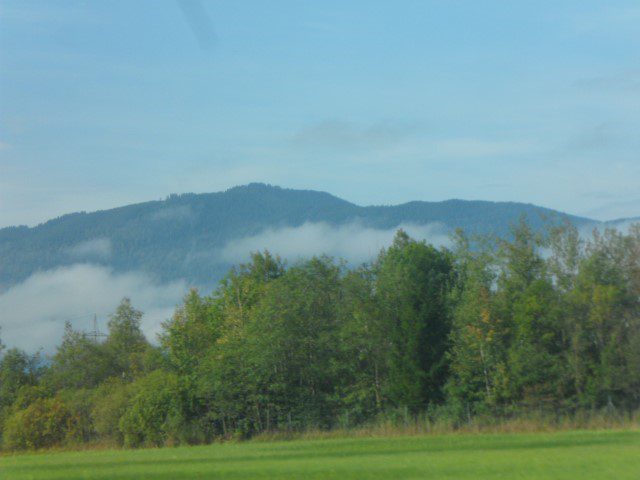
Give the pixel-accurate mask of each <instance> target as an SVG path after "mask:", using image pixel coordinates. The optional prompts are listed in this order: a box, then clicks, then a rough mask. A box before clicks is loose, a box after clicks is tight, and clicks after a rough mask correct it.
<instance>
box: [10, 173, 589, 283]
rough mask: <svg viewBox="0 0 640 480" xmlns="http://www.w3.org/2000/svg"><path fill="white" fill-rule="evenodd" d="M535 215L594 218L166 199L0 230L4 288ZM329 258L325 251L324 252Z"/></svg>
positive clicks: (205, 279) (510, 207)
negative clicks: (327, 229) (268, 247)
mask: <svg viewBox="0 0 640 480" xmlns="http://www.w3.org/2000/svg"><path fill="white" fill-rule="evenodd" d="M522 215H526V216H527V218H528V220H529V222H530V223H531V224H532V226H533V227H534V228H536V229H540V228H542V227H543V226H544V223H545V220H544V218H543V217H546V218H548V219H554V220H557V219H567V220H569V221H570V222H572V223H573V224H574V225H576V226H578V227H583V226H587V225H590V224H594V225H595V224H599V222H596V221H595V220H592V219H589V218H586V217H580V216H576V215H570V214H566V213H563V212H559V211H556V210H552V209H548V208H544V207H538V206H536V205H533V204H530V203H519V202H491V201H485V200H461V199H450V200H444V201H441V202H425V201H411V202H406V203H403V204H399V205H370V206H359V205H356V204H354V203H351V202H349V201H347V200H343V199H341V198H339V197H336V196H334V195H332V194H330V193H328V192H321V191H316V190H296V189H289V188H282V187H278V186H272V185H267V184H263V183H251V184H248V185H241V186H236V187H233V188H230V189H227V190H225V191H222V192H212V193H202V194H195V193H184V194H172V195H169V196H168V197H166V198H165V199H164V200H151V201H148V202H142V203H135V204H130V205H124V206H120V207H116V208H112V209H105V210H98V211H95V212H75V213H70V214H66V215H62V216H60V217H57V218H54V219H51V220H48V221H46V222H43V223H41V224H39V225H36V226H33V227H26V226H16V227H4V228H2V229H0V289H6V288H8V287H10V286H12V285H15V284H16V283H19V282H21V281H23V280H25V279H26V278H28V277H29V276H30V275H31V274H33V273H35V272H38V271H43V270H49V269H53V268H57V267H60V266H65V265H70V264H73V263H79V262H89V263H96V264H99V265H107V266H109V267H111V268H113V269H114V270H115V271H127V270H141V271H144V272H147V273H149V274H152V275H153V276H155V277H157V278H159V279H160V280H163V281H168V280H173V279H177V278H181V279H187V280H188V282H189V283H193V284H202V283H207V284H209V283H212V282H214V281H215V280H217V279H219V278H220V277H221V275H222V274H223V273H224V272H225V271H226V270H227V269H228V268H229V267H230V265H229V264H228V263H225V262H223V261H220V259H219V258H218V257H219V256H218V255H217V253H216V252H218V251H219V250H220V249H221V248H223V247H224V246H225V245H226V244H228V243H230V242H234V241H237V240H238V239H242V238H245V237H250V236H255V235H258V234H260V233H261V232H264V231H266V230H269V229H271V230H274V229H279V228H285V227H287V228H296V227H301V226H302V225H305V224H309V223H323V224H327V225H329V226H333V227H339V226H344V225H349V224H354V223H357V224H359V225H361V226H362V227H365V228H370V229H379V230H389V229H393V228H396V227H398V226H400V225H402V224H416V225H429V224H439V225H442V226H443V228H444V229H446V230H448V231H452V230H453V229H456V228H462V229H463V230H465V231H467V232H469V233H480V234H487V233H490V234H496V235H507V234H508V232H509V226H510V224H512V223H514V222H515V221H517V220H518V219H519V218H520V217H521V216H522ZM319 253H321V252H319Z"/></svg>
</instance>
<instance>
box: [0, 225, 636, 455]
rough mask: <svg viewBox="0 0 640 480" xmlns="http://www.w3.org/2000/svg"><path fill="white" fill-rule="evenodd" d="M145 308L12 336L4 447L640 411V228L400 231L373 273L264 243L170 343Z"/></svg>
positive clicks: (187, 315)
mask: <svg viewBox="0 0 640 480" xmlns="http://www.w3.org/2000/svg"><path fill="white" fill-rule="evenodd" d="M97 294H99V292H97ZM33 300H34V301H37V298H35V299H33ZM141 316H142V313H141V312H139V311H137V310H136V309H135V308H134V307H133V306H132V305H131V304H130V302H129V301H128V300H126V299H125V300H123V302H122V303H121V305H120V306H119V307H118V309H117V310H116V312H115V313H114V314H113V315H112V316H111V320H110V322H109V332H108V336H107V338H106V339H104V341H96V340H95V339H92V338H90V337H87V336H86V335H84V334H82V333H81V332H77V331H74V330H73V329H72V328H71V327H70V326H67V328H66V330H65V333H64V338H63V341H62V343H61V345H60V346H59V347H58V348H57V351H56V353H55V355H53V356H52V357H51V358H50V359H47V361H44V360H43V359H42V358H40V356H39V355H37V354H36V355H31V354H29V353H26V352H23V351H19V350H16V349H11V348H5V349H4V352H3V354H2V359H1V361H0V427H1V428H2V434H3V435H2V438H3V448H5V449H23V448H42V447H50V446H59V445H60V446H73V445H81V444H84V443H100V444H111V445H125V446H142V445H167V444H191V443H203V442H209V441H213V440H215V439H218V438H230V437H241V438H246V437H251V436H255V435H267V436H268V435H269V434H272V433H273V434H274V435H278V434H279V433H282V432H300V431H310V430H331V429H351V428H359V429H365V430H364V431H366V429H367V428H371V429H372V431H373V430H375V428H374V427H375V426H376V425H377V426H385V425H404V426H405V427H406V426H407V425H415V424H416V422H422V423H421V424H422V425H427V424H429V425H433V424H438V423H440V424H446V425H448V426H450V428H469V426H470V425H473V423H474V422H476V421H479V420H478V419H484V421H486V420H487V419H492V421H494V422H501V421H517V420H518V419H522V418H528V419H530V418H533V417H535V418H539V419H545V421H546V422H551V423H554V424H558V425H561V424H562V423H563V422H567V421H568V420H567V419H569V421H572V420H571V419H573V420H575V421H579V419H588V418H596V417H598V418H608V419H618V420H619V419H624V418H628V416H629V415H632V414H633V412H635V411H637V409H638V408H639V407H640V227H638V226H635V227H631V228H630V229H629V232H628V233H620V232H616V231H613V230H609V231H606V232H605V233H602V234H600V233H596V234H594V235H593V237H591V238H590V239H589V240H583V239H582V238H581V236H580V235H579V234H578V232H577V231H576V230H575V228H574V227H571V226H566V227H562V228H554V229H552V230H551V231H550V232H549V233H548V234H547V235H543V236H540V235H537V234H535V233H534V231H533V230H532V229H531V228H529V226H528V225H526V224H525V223H524V222H523V223H521V224H519V225H518V226H517V227H515V228H514V229H513V235H512V236H511V237H510V240H508V241H507V240H499V239H492V238H466V237H465V236H464V235H462V234H459V235H458V236H457V238H456V242H455V244H454V246H453V247H452V248H450V249H446V248H440V249H437V248H435V247H433V246H430V245H427V244H425V243H424V242H418V241H415V240H412V239H411V238H409V236H408V235H406V234H405V233H404V232H402V231H400V232H398V234H397V235H396V238H395V240H394V242H393V244H392V245H391V246H390V247H389V248H388V249H386V250H383V251H382V252H381V253H380V255H379V256H378V258H377V260H376V261H375V262H373V263H371V264H365V265H363V266H361V267H359V268H355V269H354V268H351V269H349V268H347V267H346V265H345V263H344V262H340V261H336V260H333V259H331V258H328V257H316V258H311V259H309V260H306V261H301V262H297V263H295V264H293V265H291V266H287V265H285V264H284V263H283V262H282V261H280V260H279V259H278V258H276V257H273V256H272V255H270V254H269V253H267V252H265V253H256V254H254V255H253V256H252V260H251V262H250V263H248V264H245V265H240V266H238V267H237V268H234V269H232V270H231V271H230V272H229V273H228V275H227V276H226V277H225V278H224V280H222V281H221V282H220V284H219V286H218V288H217V289H216V290H215V291H214V292H213V293H212V294H211V295H205V296H203V295H201V294H199V293H198V292H196V291H192V292H190V293H189V294H188V295H187V296H186V297H185V298H184V302H183V303H182V305H180V306H179V307H178V308H177V309H176V311H175V313H174V315H173V317H172V318H171V319H170V320H169V321H167V322H166V323H165V324H164V325H163V332H162V334H161V337H160V341H159V345H158V346H154V345H152V344H150V343H149V342H148V340H147V339H146V338H145V337H144V335H143V334H142V332H141V330H140V319H141Z"/></svg>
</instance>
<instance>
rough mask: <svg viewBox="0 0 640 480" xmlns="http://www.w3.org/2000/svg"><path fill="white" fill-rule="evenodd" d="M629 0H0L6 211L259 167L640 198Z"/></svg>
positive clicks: (637, 42)
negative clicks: (514, 0)
mask: <svg viewBox="0 0 640 480" xmlns="http://www.w3.org/2000/svg"><path fill="white" fill-rule="evenodd" d="M639 24H640V4H638V2H637V1H615V0H608V1H606V2H605V1H589V0H580V1H572V0H567V1H562V2H558V1H547V0H537V1H535V2H533V1H521V2H513V1H506V0H504V1H496V0H493V1H492V0H487V1H483V2H478V1H475V0H473V1H472V0H469V1H456V0H431V1H429V0H420V1H401V0H398V1H394V2H390V1H376V0H367V1H356V0H352V1H349V2H344V1H331V0H325V1H322V2H301V1H299V0H291V1H286V0H275V1H271V2H265V1H248V0H247V1H242V0H241V1H233V2H232V1H228V0H227V1H224V0H210V1H207V0H202V1H195V0H136V1H131V0H110V1H56V0H46V1H30V0H2V1H1V2H0V227H2V226H8V225H17V224H26V225H35V224H37V223H39V222H42V221H45V220H47V219H49V218H52V217H56V216H59V215H61V214H64V213H68V212H73V211H80V210H84V211H92V210H97V209H104V208H111V207H116V206H120V205H125V204H129V203H134V202H141V201H146V200H154V199H160V198H164V197H166V196H167V195H169V194H170V193H183V192H212V191H220V190H224V189H227V188H230V187H232V186H235V185H239V184H246V183H249V182H265V183H271V184H275V185H280V186H284V187H290V188H309V189H316V190H323V191H328V192H331V193H333V194H334V195H337V196H339V197H342V198H345V199H347V200H349V201H352V202H355V203H358V204H361V205H366V204H397V203H401V202H406V201H410V200H428V201H438V200H445V199H449V198H462V199H484V200H496V201H498V200H509V201H520V202H530V203H535V204H538V205H542V206H545V207H550V208H555V209H559V210H563V211H566V212H569V213H573V214H579V215H585V216H590V217H592V218H597V219H613V218H619V217H629V216H640V189H639V187H638V186H639V185H640V161H639V160H640V159H639V158H638V157H639V152H640V148H639V147H640V28H638V25H639Z"/></svg>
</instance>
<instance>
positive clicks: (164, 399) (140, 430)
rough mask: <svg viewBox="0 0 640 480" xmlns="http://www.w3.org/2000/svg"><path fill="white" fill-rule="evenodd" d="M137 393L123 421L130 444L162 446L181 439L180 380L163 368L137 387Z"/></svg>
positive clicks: (125, 440) (125, 437)
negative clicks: (169, 441)
mask: <svg viewBox="0 0 640 480" xmlns="http://www.w3.org/2000/svg"><path fill="white" fill-rule="evenodd" d="M133 388H134V391H135V393H134V394H133V396H132V397H131V399H130V400H129V402H128V405H127V408H126V410H125V412H124V414H123V415H122V416H121V417H120V420H119V425H118V426H119V430H120V431H121V432H122V434H123V438H124V445H125V446H127V447H138V446H160V445H164V444H165V443H166V442H167V441H168V440H173V441H175V440H178V439H179V433H180V428H181V420H182V419H181V415H180V397H181V395H180V391H179V386H178V379H177V377H176V376H175V375H173V374H171V373H166V372H163V371H161V370H158V371H155V372H153V373H151V374H149V375H148V376H147V377H144V378H142V379H140V380H138V382H137V383H136V385H134V386H133Z"/></svg>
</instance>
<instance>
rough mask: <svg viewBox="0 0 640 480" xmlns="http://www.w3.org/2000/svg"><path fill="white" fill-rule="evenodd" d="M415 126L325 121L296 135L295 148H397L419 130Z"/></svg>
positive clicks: (348, 149) (390, 123)
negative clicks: (393, 146) (396, 146)
mask: <svg viewBox="0 0 640 480" xmlns="http://www.w3.org/2000/svg"><path fill="white" fill-rule="evenodd" d="M415 129H416V127H415V125H412V124H407V123H406V122H405V123H397V122H377V123H373V124H371V125H368V126H361V125H357V124H354V123H351V122H346V121H343V120H324V121H322V122H320V123H317V124H315V125H312V126H310V127H307V128H305V129H303V130H301V131H300V132H298V133H296V134H295V135H294V137H293V143H294V145H296V146H298V147H302V148H312V149H318V148H319V149H323V150H324V149H331V150H339V151H345V150H346V151H351V150H370V149H381V148H387V147H389V146H392V145H395V144H397V143H398V142H400V141H401V140H403V139H404V138H405V137H407V136H408V135H409V134H411V133H413V132H414V131H415Z"/></svg>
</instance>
